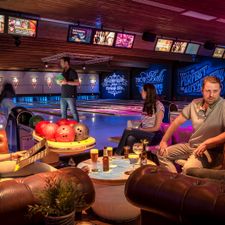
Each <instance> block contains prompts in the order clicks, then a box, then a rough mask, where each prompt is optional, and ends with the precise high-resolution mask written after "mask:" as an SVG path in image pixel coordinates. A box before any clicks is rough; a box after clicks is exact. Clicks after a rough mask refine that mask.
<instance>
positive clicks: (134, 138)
mask: <svg viewBox="0 0 225 225" xmlns="http://www.w3.org/2000/svg"><path fill="white" fill-rule="evenodd" d="M141 97H142V99H143V100H144V106H143V110H142V115H141V122H140V126H139V127H138V128H128V129H125V130H124V132H123V135H122V138H121V140H120V143H119V145H118V148H117V150H116V153H117V154H122V153H123V147H124V146H125V145H129V146H131V147H132V146H133V144H134V143H135V142H140V140H142V139H147V140H148V141H149V145H156V144H159V142H160V141H161V138H162V132H161V131H160V126H161V124H162V120H163V117H164V111H165V109H164V106H163V104H162V103H161V102H160V101H159V100H157V94H156V89H155V86H154V85H153V84H144V86H143V89H142V91H141Z"/></svg>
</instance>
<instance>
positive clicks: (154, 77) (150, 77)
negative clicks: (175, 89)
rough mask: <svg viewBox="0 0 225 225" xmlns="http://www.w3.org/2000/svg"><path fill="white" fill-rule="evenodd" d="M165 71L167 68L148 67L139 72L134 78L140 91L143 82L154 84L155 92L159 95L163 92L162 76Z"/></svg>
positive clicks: (163, 76)
mask: <svg viewBox="0 0 225 225" xmlns="http://www.w3.org/2000/svg"><path fill="white" fill-rule="evenodd" d="M167 73H168V70H167V69H166V68H161V69H160V68H158V69H149V70H147V71H144V72H141V73H140V75H139V76H137V77H136V78H135V82H136V86H137V87H138V89H139V91H140V90H141V89H142V87H143V85H144V84H146V83H151V84H154V86H155V88H156V91H157V94H159V95H161V94H162V93H163V87H164V85H163V83H164V78H165V75H166V74H167Z"/></svg>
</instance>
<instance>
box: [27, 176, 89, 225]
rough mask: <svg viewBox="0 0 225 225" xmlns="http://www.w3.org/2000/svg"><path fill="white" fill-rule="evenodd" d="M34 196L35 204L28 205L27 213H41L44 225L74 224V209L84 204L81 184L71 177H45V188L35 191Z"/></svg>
mask: <svg viewBox="0 0 225 225" xmlns="http://www.w3.org/2000/svg"><path fill="white" fill-rule="evenodd" d="M35 198H36V199H37V204H34V205H29V206H28V214H29V215H30V216H32V215H36V214H41V215H43V216H44V218H45V223H46V225H50V224H51V225H53V224H55V225H60V224H63V225H74V216H75V211H76V209H79V208H82V207H85V205H86V203H85V201H84V193H83V191H82V186H81V184H80V183H76V182H75V181H74V180H73V179H71V178H65V179H56V178H55V177H50V178H47V179H46V185H45V188H44V189H43V190H41V191H39V192H37V193H35Z"/></svg>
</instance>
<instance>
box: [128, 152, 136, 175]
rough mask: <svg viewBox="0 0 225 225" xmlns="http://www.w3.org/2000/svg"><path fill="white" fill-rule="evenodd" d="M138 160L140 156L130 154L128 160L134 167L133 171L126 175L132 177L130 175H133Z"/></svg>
mask: <svg viewBox="0 0 225 225" xmlns="http://www.w3.org/2000/svg"><path fill="white" fill-rule="evenodd" d="M138 158H139V156H138V155H137V154H135V153H129V154H128V159H129V161H130V164H131V165H132V170H129V171H126V172H125V174H127V175H130V174H132V173H133V171H134V165H135V163H137V162H138Z"/></svg>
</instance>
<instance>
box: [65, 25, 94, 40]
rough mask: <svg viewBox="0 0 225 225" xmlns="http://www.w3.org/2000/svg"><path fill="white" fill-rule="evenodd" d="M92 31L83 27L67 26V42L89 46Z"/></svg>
mask: <svg viewBox="0 0 225 225" xmlns="http://www.w3.org/2000/svg"><path fill="white" fill-rule="evenodd" d="M91 35H92V29H91V28H85V27H76V26H69V31H68V41H69V42H77V43H85V44H90V42H91Z"/></svg>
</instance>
